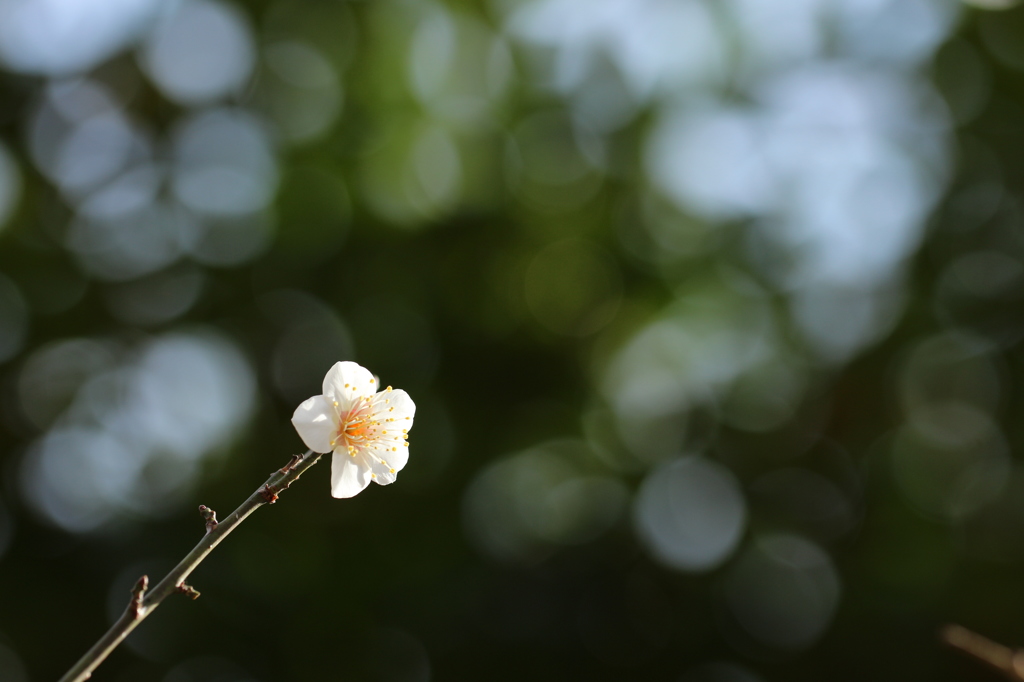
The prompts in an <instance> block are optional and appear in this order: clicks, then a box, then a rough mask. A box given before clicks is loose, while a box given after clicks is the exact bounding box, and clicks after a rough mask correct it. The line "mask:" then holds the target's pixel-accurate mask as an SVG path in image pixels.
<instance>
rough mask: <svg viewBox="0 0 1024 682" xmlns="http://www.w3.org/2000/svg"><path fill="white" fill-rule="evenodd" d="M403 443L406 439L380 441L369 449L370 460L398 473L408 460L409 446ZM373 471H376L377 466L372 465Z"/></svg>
mask: <svg viewBox="0 0 1024 682" xmlns="http://www.w3.org/2000/svg"><path fill="white" fill-rule="evenodd" d="M405 443H406V441H403V440H397V439H396V440H394V441H380V442H379V443H378V444H377V445H376V446H375V447H374V448H373V449H371V450H370V451H369V453H368V455H369V458H370V461H371V462H374V463H379V464H380V465H381V466H382V467H383V468H384V469H385V470H390V469H394V470H395V473H398V472H399V471H401V470H402V469H404V468H405V465H406V464H407V463H408V462H409V446H407V445H406V444H405ZM373 471H374V473H376V472H377V468H376V467H374V468H373Z"/></svg>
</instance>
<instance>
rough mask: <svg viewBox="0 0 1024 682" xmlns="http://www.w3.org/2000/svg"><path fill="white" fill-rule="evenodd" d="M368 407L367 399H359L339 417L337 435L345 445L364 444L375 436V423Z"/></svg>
mask: <svg viewBox="0 0 1024 682" xmlns="http://www.w3.org/2000/svg"><path fill="white" fill-rule="evenodd" d="M369 407H370V405H369V400H367V401H366V402H362V401H360V403H359V404H357V405H354V406H353V407H352V409H350V410H349V411H348V414H346V415H344V416H343V417H342V418H341V420H340V424H339V425H338V436H339V437H340V438H341V439H342V440H343V441H344V442H345V445H347V446H349V447H352V446H357V445H366V444H367V443H369V442H370V441H372V440H374V439H375V438H376V437H377V429H375V428H374V427H375V426H376V425H377V424H376V423H375V422H374V421H373V420H372V415H371V414H370V409H369Z"/></svg>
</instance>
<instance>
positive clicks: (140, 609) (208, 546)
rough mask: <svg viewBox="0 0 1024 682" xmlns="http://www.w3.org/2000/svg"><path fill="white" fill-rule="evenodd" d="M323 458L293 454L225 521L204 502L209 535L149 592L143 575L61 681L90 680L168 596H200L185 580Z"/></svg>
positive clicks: (79, 681) (309, 454)
mask: <svg viewBox="0 0 1024 682" xmlns="http://www.w3.org/2000/svg"><path fill="white" fill-rule="evenodd" d="M319 459H320V455H319V454H318V453H315V452H313V451H312V450H309V451H307V452H306V454H305V455H293V456H292V459H291V461H289V462H288V464H286V465H284V466H283V467H281V468H280V469H278V470H277V471H275V472H274V473H272V474H271V475H270V478H268V479H267V481H266V483H264V484H263V485H261V486H260V487H259V488H258V489H257V490H256V492H254V493H253V494H252V495H250V496H249V499H247V500H246V501H245V502H243V503H242V504H241V505H240V506H239V507H238V509H236V510H235V511H233V512H231V514H230V515H229V516H228V517H227V518H225V519H224V520H223V521H221V522H219V523H218V522H217V513H216V512H215V511H213V510H212V509H210V508H209V507H207V506H205V505H202V506H200V507H199V513H200V514H202V516H203V518H204V519H206V535H204V536H203V539H202V540H200V541H199V544H198V545H196V546H195V548H194V549H193V550H192V551H191V552H189V553H188V555H186V556H185V558H184V559H182V560H181V563H179V564H178V565H177V566H175V567H174V568H173V569H172V570H171V572H170V573H168V574H167V576H166V577H165V578H164V579H163V580H161V581H160V582H159V583H157V584H156V586H155V587H154V588H153V589H151V590H149V591H148V592H147V587H148V586H149V578H148V577H147V576H142V577H141V578H139V581H138V582H137V583H135V586H134V587H133V588H132V590H131V595H132V598H131V601H130V602H129V603H128V608H126V609H125V611H124V613H123V614H122V615H121V617H120V618H118V619H117V622H116V623H114V624H113V625H112V626H111V627H110V630H108V631H107V634H105V635H103V637H102V638H100V640H99V641H98V642H96V644H95V645H93V647H92V648H91V649H89V651H88V652H86V654H85V656H83V657H82V658H81V660H79V661H78V663H76V664H75V665H74V667H73V668H71V670H69V671H68V672H67V674H66V675H64V677H62V678H60V682H82V681H83V680H87V679H89V677H90V676H91V675H92V671H93V670H95V669H96V666H98V665H99V664H100V663H102V662H103V660H104V659H105V658H106V657H107V656H109V655H110V652H111V651H113V650H114V649H115V648H116V647H117V645H118V644H120V643H121V641H122V640H123V639H124V638H125V637H127V636H128V633H130V632H131V631H132V630H134V629H135V628H136V626H137V625H138V624H139V623H141V622H142V621H143V620H144V619H145V618H146V616H148V615H149V614H150V613H152V612H153V611H154V610H155V609H156V607H158V606H160V604H161V602H163V600H164V599H166V598H167V597H168V596H170V595H172V594H174V593H176V592H181V593H183V594H186V595H188V596H189V597H191V598H192V599H195V598H197V597H198V596H199V592H197V591H196V590H195V589H194V588H193V587H192V586H190V585H187V584H185V579H186V578H188V576H189V574H191V573H192V571H194V570H195V569H196V567H197V566H199V564H200V563H201V562H202V561H203V559H205V558H206V555H207V554H209V553H210V552H211V551H212V550H213V548H214V547H216V546H217V545H218V544H220V541H221V540H223V539H224V537H225V536H226V535H227V534H228V533H230V532H231V531H233V530H234V529H235V528H236V527H237V526H238V524H240V523H241V522H242V521H244V520H245V518H246V517H247V516H249V514H252V513H253V512H254V511H256V510H257V509H258V508H259V507H261V506H263V505H264V504H272V503H273V502H275V501H276V500H277V495H278V493H280V492H282V491H284V490H287V488H288V486H290V485H291V484H292V483H293V482H295V481H296V480H298V478H299V476H301V475H302V473H303V472H304V471H305V470H306V469H308V468H309V467H311V466H313V465H314V464H316V462H317V460H319Z"/></svg>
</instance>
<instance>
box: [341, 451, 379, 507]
mask: <svg viewBox="0 0 1024 682" xmlns="http://www.w3.org/2000/svg"><path fill="white" fill-rule="evenodd" d="M370 473H371V472H370V467H369V466H368V465H367V463H366V460H365V459H364V458H363V457H362V456H359V455H357V456H355V457H353V456H351V455H349V454H348V453H342V452H335V453H334V457H333V458H332V459H331V495H332V496H334V497H354V496H355V495H358V494H359V493H361V492H362V491H363V489H365V488H366V486H368V485H370Z"/></svg>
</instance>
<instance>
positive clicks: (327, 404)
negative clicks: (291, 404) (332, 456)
mask: <svg viewBox="0 0 1024 682" xmlns="http://www.w3.org/2000/svg"><path fill="white" fill-rule="evenodd" d="M292 425H293V426H294V427H295V430H296V431H298V432H299V438H301V439H302V442H303V443H305V444H306V447H307V448H309V449H310V450H312V451H313V452H330V451H331V450H332V449H333V447H334V446H333V445H332V444H331V441H332V440H333V439H334V436H335V435H336V434H337V433H338V413H337V412H336V411H335V408H334V405H333V404H332V402H331V401H329V400H328V399H327V398H326V397H324V396H322V395H315V396H313V397H312V398H310V399H308V400H306V401H304V402H303V403H302V404H301V405H299V406H298V407H297V408H295V413H294V414H293V415H292Z"/></svg>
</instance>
